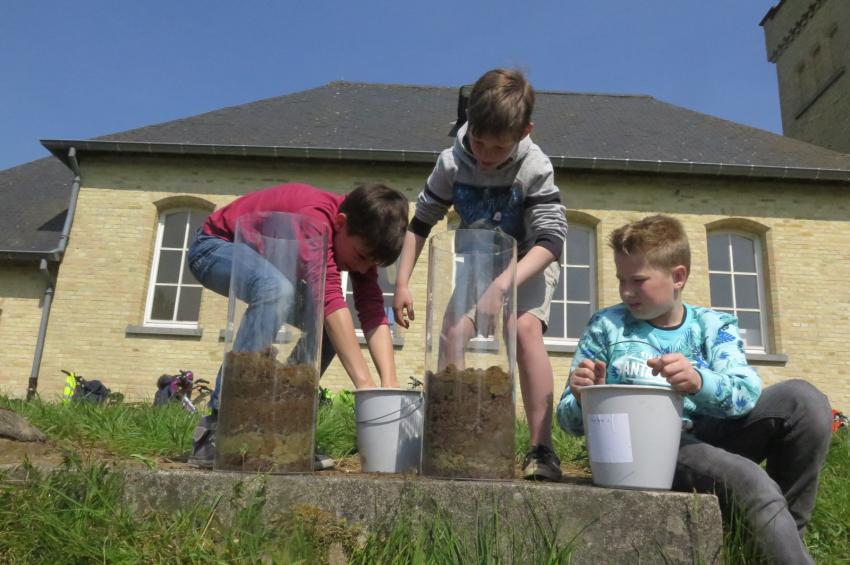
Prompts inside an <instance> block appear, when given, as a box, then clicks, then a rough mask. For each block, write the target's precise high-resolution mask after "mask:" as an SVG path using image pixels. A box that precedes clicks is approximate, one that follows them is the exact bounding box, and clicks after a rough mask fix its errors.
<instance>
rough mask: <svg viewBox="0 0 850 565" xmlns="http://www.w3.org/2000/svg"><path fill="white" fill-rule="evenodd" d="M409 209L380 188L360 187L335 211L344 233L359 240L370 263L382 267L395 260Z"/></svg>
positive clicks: (403, 201) (395, 193) (398, 196)
mask: <svg viewBox="0 0 850 565" xmlns="http://www.w3.org/2000/svg"><path fill="white" fill-rule="evenodd" d="M409 209H410V208H409V205H408V202H407V198H405V196H404V195H403V194H402V193H401V192H399V191H397V190H395V189H392V188H390V187H388V186H384V185H382V184H366V185H361V186H358V187H357V188H355V189H354V190H352V191H351V192H350V193H349V194H348V196H346V197H345V200H343V201H342V204H341V205H340V207H339V211H340V212H342V213H343V214H345V215H346V222H345V223H346V226H348V233H349V234H350V235H354V236H357V237H359V238H361V239H362V240H363V243H364V244H365V245H366V251H367V254H368V256H369V258H370V259H372V260H373V261H375V262H376V263H377V264H378V265H381V266H383V267H386V266H387V265H392V264H393V263H394V262H395V260H396V259H398V256H399V254H400V253H401V248H402V245H403V244H404V236H405V233H406V232H407V216H408V211H409Z"/></svg>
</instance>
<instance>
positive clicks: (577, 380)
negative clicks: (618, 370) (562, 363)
mask: <svg viewBox="0 0 850 565" xmlns="http://www.w3.org/2000/svg"><path fill="white" fill-rule="evenodd" d="M607 371H608V368H607V366H606V365H605V362H604V361H591V360H590V359H585V360H584V361H582V362H581V363H579V365H578V367H576V370H575V371H573V374H572V375H570V392H572V393H573V396H575V397H576V400H578V401H579V403H581V389H582V388H584V387H586V386H591V385H604V384H605V374H606V372H607Z"/></svg>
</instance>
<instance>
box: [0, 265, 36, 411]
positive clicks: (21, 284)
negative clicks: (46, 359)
mask: <svg viewBox="0 0 850 565" xmlns="http://www.w3.org/2000/svg"><path fill="white" fill-rule="evenodd" d="M45 286H46V285H45V281H44V279H43V278H42V277H41V275H39V272H38V265H37V264H35V263H32V264H29V265H8V264H7V265H2V266H0V394H4V395H7V396H11V397H15V398H22V397H26V394H27V384H28V382H29V377H30V372H31V371H32V361H33V355H34V353H35V343H36V339H37V337H38V327H39V324H40V322H41V302H42V298H43V296H44V289H45Z"/></svg>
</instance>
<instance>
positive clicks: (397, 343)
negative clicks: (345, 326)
mask: <svg viewBox="0 0 850 565" xmlns="http://www.w3.org/2000/svg"><path fill="white" fill-rule="evenodd" d="M355 333H356V334H357V343H359V344H360V345H366V336H365V335H363V332H361V331H360V330H357V331H356V332H355ZM393 349H404V337H402V336H400V335H395V334H393Z"/></svg>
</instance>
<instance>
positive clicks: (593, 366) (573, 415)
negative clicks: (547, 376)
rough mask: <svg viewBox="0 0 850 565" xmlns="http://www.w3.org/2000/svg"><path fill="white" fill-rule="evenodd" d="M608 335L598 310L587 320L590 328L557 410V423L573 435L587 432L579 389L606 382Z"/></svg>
mask: <svg viewBox="0 0 850 565" xmlns="http://www.w3.org/2000/svg"><path fill="white" fill-rule="evenodd" d="M606 335H607V334H606V332H605V325H604V320H603V316H602V314H601V312H597V313H596V314H594V315H593V316H592V317H591V318H590V321H588V322H587V327H586V328H585V329H584V333H583V334H582V336H581V339H580V340H579V342H578V347H576V353H575V357H574V358H573V364H572V368H571V369H570V376H569V378H568V379H567V386H566V387H564V393H563V394H562V395H561V400H560V401H559V402H558V407H557V410H556V415H557V419H558V424H559V425H560V426H561V428H563V429H564V430H565V431H567V432H569V433H571V434H574V435H582V434H584V422H583V421H582V412H581V400H580V395H581V393H580V391H579V389H581V388H583V387H585V386H590V385H593V384H604V383H605V375H606V373H607V363H606V361H607V358H606V354H605V345H604V342H605V340H606V339H607V338H606Z"/></svg>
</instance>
